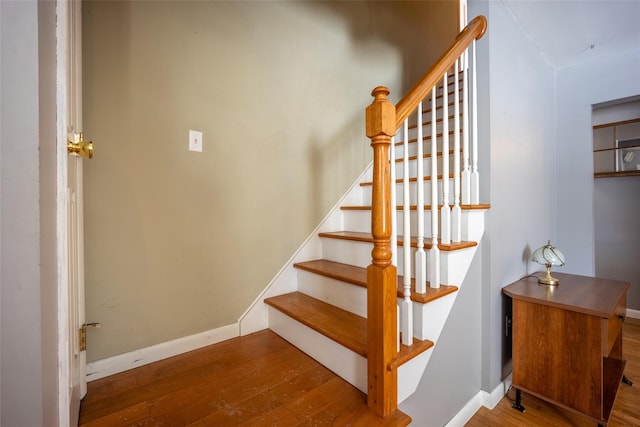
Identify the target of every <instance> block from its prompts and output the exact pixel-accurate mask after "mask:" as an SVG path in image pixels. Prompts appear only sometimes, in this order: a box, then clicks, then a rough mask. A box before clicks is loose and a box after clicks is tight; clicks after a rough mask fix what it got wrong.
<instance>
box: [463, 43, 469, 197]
mask: <svg viewBox="0 0 640 427" xmlns="http://www.w3.org/2000/svg"><path fill="white" fill-rule="evenodd" d="M463 62H464V64H463V66H462V119H463V123H464V129H463V133H462V204H463V205H470V204H471V170H469V132H470V131H471V122H470V120H469V75H468V74H469V73H468V71H469V49H467V50H465V51H464V60H463Z"/></svg>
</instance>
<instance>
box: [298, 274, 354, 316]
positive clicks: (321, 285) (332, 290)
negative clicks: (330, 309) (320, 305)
mask: <svg viewBox="0 0 640 427" xmlns="http://www.w3.org/2000/svg"><path fill="white" fill-rule="evenodd" d="M298 292H302V293H303V294H306V295H309V296H311V297H313V298H315V299H319V300H320V301H324V302H326V303H329V304H331V305H335V306H336V307H340V308H341V309H343V310H347V311H350V312H352V313H355V314H357V315H358V316H361V317H367V288H365V287H362V286H356V285H352V284H350V283H345V282H343V281H341V280H336V279H331V278H329V277H325V276H321V275H319V274H315V273H311V272H308V271H304V270H298Z"/></svg>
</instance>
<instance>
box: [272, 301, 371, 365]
mask: <svg viewBox="0 0 640 427" xmlns="http://www.w3.org/2000/svg"><path fill="white" fill-rule="evenodd" d="M264 302H265V303H266V304H269V305H270V306H272V307H274V308H277V309H278V310H280V311H282V312H283V313H284V314H286V315H288V316H290V317H292V318H293V319H295V320H297V321H298V322H300V323H302V324H303V325H306V326H308V327H310V328H311V329H313V330H315V331H317V332H319V333H321V334H323V335H325V336H326V337H328V338H331V339H332V340H334V341H336V342H337V343H339V344H341V345H343V346H345V347H347V348H348V349H350V350H352V351H353V352H355V353H358V354H359V355H361V356H363V357H367V319H365V318H364V317H361V316H358V315H357V314H353V313H351V312H349V311H346V310H343V309H341V308H338V307H336V306H334V305H331V304H327V303H326V302H323V301H320V300H317V299H315V298H312V297H310V296H308V295H305V294H303V293H300V292H292V293H289V294H284V295H278V296H275V297H271V298H267V299H265V300H264Z"/></svg>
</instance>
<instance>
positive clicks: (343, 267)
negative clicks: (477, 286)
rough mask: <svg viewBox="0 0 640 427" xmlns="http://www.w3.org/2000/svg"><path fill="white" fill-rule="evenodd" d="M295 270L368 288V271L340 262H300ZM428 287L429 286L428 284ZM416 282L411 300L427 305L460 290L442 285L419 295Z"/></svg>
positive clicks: (400, 280)
mask: <svg viewBox="0 0 640 427" xmlns="http://www.w3.org/2000/svg"><path fill="white" fill-rule="evenodd" d="M293 266H294V267H295V268H298V269H300V270H305V271H308V272H311V273H315V274H319V275H322V276H325V277H328V278H331V279H336V280H341V281H343V282H346V283H350V284H352V285H356V286H361V287H364V288H366V287H367V269H366V268H362V267H356V266H354V265H349V264H343V263H340V262H335V261H329V260H326V259H317V260H313V261H305V262H299V263H296V264H294V265H293ZM403 280H404V278H403V277H402V276H398V297H399V298H402V296H403V295H404V290H403ZM427 286H428V284H427ZM415 289H416V287H415V280H414V279H411V300H412V301H415V302H418V303H421V304H426V303H428V302H429V301H433V300H435V299H438V298H440V297H443V296H445V295H448V294H450V293H452V292H456V291H457V290H458V287H457V286H451V285H440V287H439V288H430V287H427V291H426V292H425V293H423V294H419V293H417V292H416V291H415Z"/></svg>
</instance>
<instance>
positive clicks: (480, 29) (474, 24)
mask: <svg viewBox="0 0 640 427" xmlns="http://www.w3.org/2000/svg"><path fill="white" fill-rule="evenodd" d="M486 30H487V18H485V17H484V16H482V15H480V16H476V17H475V18H473V19H472V20H471V22H470V23H469V25H467V26H466V27H465V28H464V29H463V30H462V31H461V32H460V34H458V37H456V41H455V42H454V43H453V45H451V47H450V48H449V50H447V51H446V52H445V53H444V54H443V55H442V56H441V57H440V58H439V59H438V61H436V62H435V64H434V65H433V66H432V67H431V68H430V69H429V71H427V72H426V73H425V74H424V75H423V76H422V78H421V79H420V80H419V81H418V83H416V85H415V86H413V88H411V90H410V91H409V92H407V94H406V95H405V96H404V97H403V98H402V99H401V100H400V101H398V103H397V104H396V129H397V128H398V127H400V125H401V124H402V122H404V120H405V119H406V118H407V117H408V116H409V114H410V113H411V112H412V111H413V110H415V108H416V107H417V106H418V103H419V102H420V101H422V100H423V99H424V98H425V97H426V96H427V94H428V93H429V91H430V90H431V88H432V87H434V86H435V85H436V84H437V82H438V80H439V79H441V78H442V76H443V75H444V73H445V72H446V71H447V70H449V69H450V68H451V67H452V66H453V65H454V64H455V62H456V59H458V58H460V55H462V53H463V52H464V51H465V50H466V49H467V48H468V47H469V46H470V45H471V43H472V42H473V41H474V40H479V39H480V38H482V36H483V35H484V33H485V32H486Z"/></svg>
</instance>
